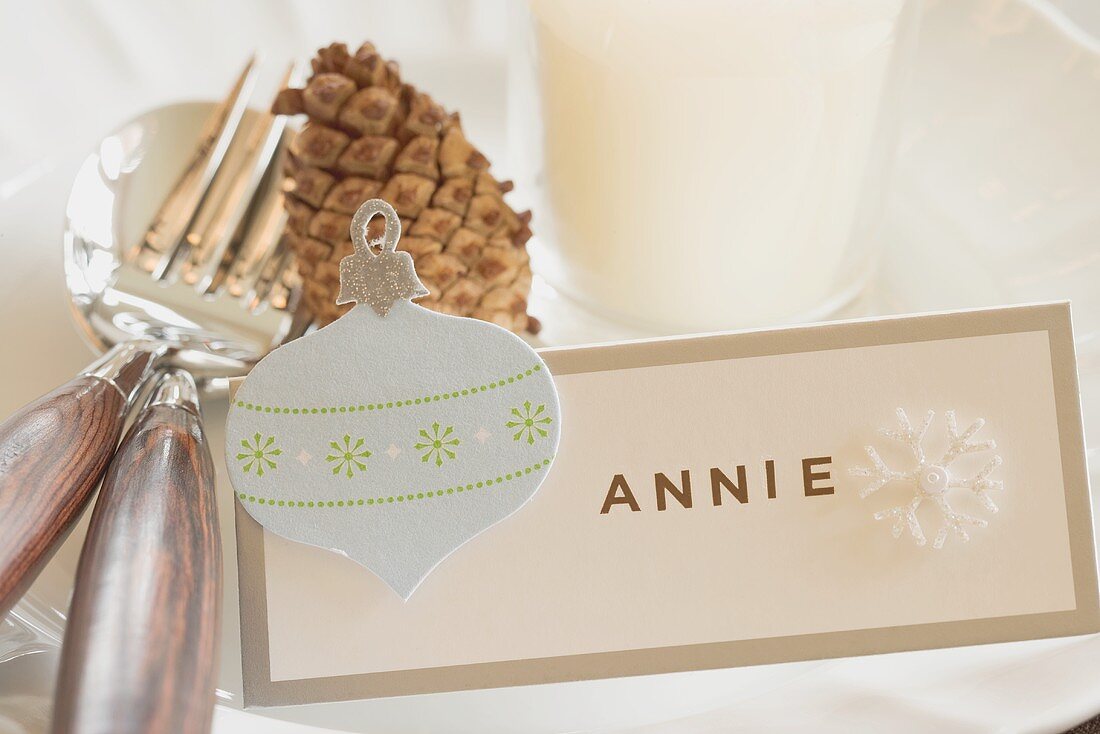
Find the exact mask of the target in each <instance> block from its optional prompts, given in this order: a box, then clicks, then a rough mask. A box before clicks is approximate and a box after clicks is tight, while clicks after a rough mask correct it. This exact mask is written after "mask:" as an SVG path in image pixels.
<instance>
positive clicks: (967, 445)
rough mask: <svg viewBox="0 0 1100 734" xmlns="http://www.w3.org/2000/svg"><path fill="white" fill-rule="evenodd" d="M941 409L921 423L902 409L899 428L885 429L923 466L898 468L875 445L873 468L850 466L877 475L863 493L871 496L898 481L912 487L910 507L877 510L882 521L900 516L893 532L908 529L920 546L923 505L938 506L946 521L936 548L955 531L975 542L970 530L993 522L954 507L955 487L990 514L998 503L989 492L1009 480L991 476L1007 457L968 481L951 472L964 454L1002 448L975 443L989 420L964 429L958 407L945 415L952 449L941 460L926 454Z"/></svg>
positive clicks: (857, 473) (997, 458)
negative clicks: (926, 440)
mask: <svg viewBox="0 0 1100 734" xmlns="http://www.w3.org/2000/svg"><path fill="white" fill-rule="evenodd" d="M935 415H936V414H935V411H931V410H930V411H928V413H926V414H925V416H924V420H923V421H921V424H920V425H919V426H917V427H914V426H913V425H912V423H910V422H909V416H907V415H906V414H905V411H904V410H902V409H901V408H898V409H897V416H898V424H899V427H898V428H897V429H886V428H884V429H881V430H880V433H882V435H884V436H886V437H888V438H892V439H894V440H895V441H900V442H902V443H904V444H905V445H907V446H908V447H909V449H910V450H911V451H912V452H913V458H914V459H915V460H916V462H917V465H916V467H914V468H913V469H911V470H909V471H904V472H903V471H894V470H893V469H890V468H889V467H888V466H887V464H886V462H885V461H883V460H882V457H880V456H879V454H878V452H877V451H876V450H875V447H874V446H866V447H865V450H866V451H867V455H868V456H869V457H870V458H871V463H872V464H874V466H873V467H870V468H867V467H855V468H853V469H849V473H850V474H851V475H852V476H857V477H872V478H873V479H874V481H873V482H871V483H870V484H868V485H867V486H866V487H864V488H863V489H862V490H860V493H859V496H860V497H863V498H866V497H868V496H870V495H871V494H873V493H874V492H877V491H878V490H880V489H882V488H883V487H885V486H886V485H887V484H890V483H891V482H897V483H899V484H903V485H905V486H907V487H908V488H909V489H910V491H912V493H913V495H912V499H910V500H909V502H908V503H906V504H904V505H898V506H897V507H892V508H890V509H888V510H882V511H880V512H876V513H875V514H874V518H875V519H876V520H885V519H887V518H892V519H893V520H894V526H893V531H892V532H893V535H894V537H895V538H900V537H901V534H902V532H904V530H905V529H906V528H908V530H909V534H910V535H911V536H912V538H913V540H914V541H915V542H916V544H917V545H924V544H925V542H926V540H925V537H924V530H923V529H922V528H921V524H920V520H918V519H917V509H918V508H919V507H920V506H921V505H922V504H924V503H925V502H930V503H931V504H932V505H934V506H935V507H936V508H937V509H938V511H939V514H940V516H941V525H940V528H939V530H938V531H937V533H936V538H935V540H933V541H932V547H933V548H937V549H939V548H942V547H943V544H944V542H945V541H946V540H947V536H948V534H949V533H951V532H952V531H953V532H954V533H955V534H956V535H957V536H958V537H959V539H960V540H962V541H963V542H966V541H968V540H970V534H969V533H967V531H966V528H967V527H968V526H970V527H977V528H984V527H986V526H987V525H988V524H989V523H988V522H987V521H986V520H983V519H981V518H977V517H971V516H970V515H967V514H965V513H962V512H957V511H956V510H954V509H953V508H952V507H951V505H950V503H949V502H948V494H949V492H950V490H952V489H966V490H969V491H970V492H972V493H973V494H974V495H975V496H976V497H977V498H978V501H979V502H981V504H982V506H983V507H984V508H985V509H986V510H988V511H989V512H997V505H996V504H994V502H993V500H992V498H990V496H989V492H990V491H991V490H1001V489H1004V484H1003V482H1001V481H999V480H994V479H990V478H989V475H990V474H992V473H993V470H994V469H996V468H997V467H999V466H1000V465H1001V457H1000V456H994V457H993V458H992V459H990V461H989V462H988V463H987V464H986V465H985V466H984V467H983V468H982V469H980V470H979V471H978V472H977V473H976V474H974V476H972V477H970V478H968V479H959V478H957V477H956V476H955V475H953V474H952V472H951V466H952V464H953V463H954V461H955V460H956V459H958V458H959V457H960V456H962V455H964V454H970V453H974V452H978V451H991V450H993V449H995V448H996V447H997V444H996V442H995V441H994V440H993V439H988V440H986V441H978V442H971V441H970V439H971V437H973V436H974V434H975V433H977V432H978V431H980V430H981V428H982V426H984V425H985V421H984V420H983V419H981V418H979V419H977V420H976V421H974V422H973V423H972V424H971V425H970V427H969V428H967V429H966V430H965V431H963V432H962V433H959V429H958V424H957V422H956V419H955V411H953V410H949V411H947V412H946V413H945V414H944V417H945V418H946V420H947V440H948V444H947V449H946V450H945V451H944V453H943V454H942V456H940V457H939V458H938V459H934V460H933V459H929V458H928V456H927V455H926V454H925V449H924V436H925V434H926V433H927V432H928V427H929V426H931V425H932V419H933V418H934V417H935Z"/></svg>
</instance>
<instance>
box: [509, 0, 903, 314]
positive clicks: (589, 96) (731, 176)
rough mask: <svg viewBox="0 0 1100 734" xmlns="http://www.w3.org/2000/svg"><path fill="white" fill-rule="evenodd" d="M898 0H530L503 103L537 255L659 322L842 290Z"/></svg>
mask: <svg viewBox="0 0 1100 734" xmlns="http://www.w3.org/2000/svg"><path fill="white" fill-rule="evenodd" d="M909 8H910V9H911V5H910V6H909ZM906 9H907V4H906V2H905V0H821V1H817V2H808V1H805V2H803V1H801V0H786V1H779V0H776V1H774V2H757V1H750V0H743V1H736V0H734V1H729V0H727V1H726V2H717V1H714V2H704V1H701V0H656V1H654V2H646V3H641V2H632V3H622V2H617V1H616V0H531V2H530V4H529V18H528V23H529V24H530V25H529V31H530V32H529V33H528V34H526V37H527V42H528V45H527V47H526V52H527V53H528V56H527V57H526V59H521V62H520V63H519V64H518V65H513V67H514V68H513V72H514V73H513V80H512V84H511V108H510V118H511V121H512V125H511V133H512V134H511V138H512V141H513V145H514V149H513V156H514V165H515V167H516V168H517V170H518V171H519V172H520V173H521V177H524V176H525V177H526V178H527V180H526V181H521V182H520V183H521V185H520V186H519V188H518V191H524V190H531V191H534V192H535V195H536V197H537V198H536V200H535V201H533V202H532V204H533V206H534V208H535V216H536V227H535V229H536V232H537V233H538V234H539V237H540V240H539V242H538V243H537V244H536V246H535V247H534V256H533V257H534V264H535V266H536V269H537V271H538V272H539V273H541V274H543V275H544V276H545V277H546V278H547V280H548V281H549V283H550V284H551V285H552V286H554V287H555V288H556V289H558V290H559V291H561V292H563V293H565V294H566V295H569V296H572V297H574V298H576V299H577V300H579V301H581V302H582V303H583V304H585V305H587V306H588V307H590V308H592V309H593V310H595V311H597V312H600V313H602V314H605V315H609V316H613V317H616V318H618V319H620V320H622V321H623V322H624V323H630V324H631V325H634V326H642V327H645V328H649V329H651V330H653V331H660V332H675V331H701V330H718V329H727V328H738V327H745V326H756V325H762V324H774V323H782V322H788V321H796V320H804V319H812V318H817V317H821V316H825V315H828V314H829V313H830V312H833V311H835V310H836V309H837V308H838V307H840V306H842V305H844V303H846V302H847V301H849V300H851V299H852V298H853V297H854V296H855V295H857V294H858V293H859V292H860V290H861V288H862V285H863V283H864V282H865V281H866V278H867V276H868V274H869V272H870V271H871V269H872V267H873V261H874V251H875V247H874V241H873V234H874V232H873V230H874V222H875V218H876V217H875V215H876V213H877V210H878V208H879V206H878V205H879V201H878V197H877V196H876V194H877V193H878V192H879V191H880V190H881V188H882V179H883V174H884V171H885V164H886V163H887V160H888V158H889V156H888V155H887V153H888V152H889V148H890V142H891V140H892V135H891V133H892V130H893V127H894V126H893V117H894V115H893V114H892V113H893V109H892V107H893V106H892V104H889V100H888V98H887V96H886V95H885V91H886V90H887V89H888V88H889V82H890V81H891V79H892V77H893V75H894V74H895V73H896V66H897V64H896V63H895V61H896V53H895V52H896V50H897V48H898V46H899V43H898V39H899V36H900V35H901V34H899V26H900V25H901V20H902V17H903V16H908V15H911V13H908V12H903V11H906Z"/></svg>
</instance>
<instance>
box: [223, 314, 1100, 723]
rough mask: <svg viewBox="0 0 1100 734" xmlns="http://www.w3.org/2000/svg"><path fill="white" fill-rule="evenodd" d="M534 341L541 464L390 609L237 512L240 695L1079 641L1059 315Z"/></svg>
mask: <svg viewBox="0 0 1100 734" xmlns="http://www.w3.org/2000/svg"><path fill="white" fill-rule="evenodd" d="M541 355H542V357H543V358H544V360H545V361H546V363H547V365H548V366H549V367H550V370H551V372H552V373H553V375H554V379H555V382H556V384H557V388H558V391H559V395H560V400H561V416H562V439H561V445H560V447H559V451H558V454H557V456H556V458H555V460H554V463H553V466H552V469H551V471H550V474H549V476H548V478H547V479H546V481H545V483H544V484H543V486H542V488H541V489H540V491H539V492H538V493H537V494H536V495H535V497H534V498H533V499H532V500H531V502H530V503H529V504H527V505H526V506H525V507H523V508H522V509H521V510H520V511H519V512H517V513H516V514H515V515H514V516H512V517H511V518H509V519H508V520H506V521H505V522H502V523H501V524H499V525H498V526H496V527H494V528H492V529H490V530H489V531H488V532H486V533H484V534H483V535H481V536H479V537H477V538H475V539H474V540H472V541H471V542H469V543H468V544H467V545H465V546H463V547H462V548H461V549H460V550H459V551H457V552H456V553H454V554H453V555H452V556H450V557H449V558H447V559H446V560H445V561H443V563H442V564H441V565H440V566H439V567H438V568H437V569H436V571H435V572H434V573H433V574H432V575H431V576H429V577H428V579H427V580H426V581H425V582H424V583H423V585H422V586H421V588H420V589H418V591H417V593H416V594H415V595H413V597H412V598H411V599H410V600H409V601H407V602H406V601H402V599H401V598H400V597H399V596H398V595H396V594H395V593H394V592H393V591H392V590H390V589H389V588H388V587H387V586H386V585H385V584H384V583H383V582H382V581H381V580H379V579H378V578H377V577H375V576H373V575H372V574H371V573H370V572H369V571H366V570H365V569H364V568H362V567H361V566H359V565H357V564H356V563H354V562H352V561H350V560H348V559H347V558H343V557H340V556H338V555H336V554H334V553H331V552H328V551H325V550H321V549H318V548H314V547H309V546H306V545H302V544H299V543H295V542H293V541H289V540H285V539H282V538H279V537H277V536H274V535H272V534H270V533H266V532H264V531H263V530H262V529H261V528H260V526H259V525H257V524H256V523H255V521H254V520H252V519H251V518H250V517H249V516H248V515H247V513H245V512H243V511H241V509H240V508H238V512H237V533H238V564H239V572H240V589H241V617H242V625H241V627H242V634H243V641H242V649H243V655H244V674H245V680H244V683H245V697H246V703H247V704H248V705H281V704H292V703H308V702H319V701H333V700H346V699H353V698H370V697H377V696H393V695H404V694H412V693H424V692H434V691H448V690H458V689H470V688H483V687H492V686H505V685H520V684H531V683H547V682H554V681H566V680H579V679H591V678H606V677H615V676H626V675H639V674H647V673H664V672H671V671H681V670H698V669H704V668H716V667H730V666H739V665H753V664H760V663H773V662H783V661H791V660H804V659H812V658H822V657H834V656H848V655H860V654H871V653H880V652H891V651H900V650H913V649H922V648H932V647H946V646H954V645H969V644H979V643H990V642H1001V641H1007V640H1022V639H1031V638H1039V637H1052V636H1062V635H1076V634H1084V633H1089V632H1096V631H1098V630H1100V604H1098V601H1100V600H1098V594H1097V578H1096V561H1095V555H1094V546H1093V539H1092V520H1091V515H1090V501H1089V488H1088V476H1087V472H1086V466H1085V454H1084V440H1083V436H1082V429H1081V415H1080V404H1079V395H1078V386H1077V374H1076V366H1075V360H1074V351H1073V338H1072V332H1071V327H1070V312H1069V306H1068V304H1050V305H1037V306H1022V307H1013V308H1004V309H994V310H982V311H968V312H956V313H947V314H932V315H920V316H912V317H899V318H887V319H878V320H865V321H856V322H845V323H835V324H823V325H816V326H805V327H795V328H789V329H781V330H772V331H753V332H744V333H734V334H722V335H709V336H699V337H686V338H675V339H662V340H653V341H642V342H633V343H622V344H614V345H605V346H593V347H583V348H575V349H551V350H543V351H542V352H541ZM505 389H506V388H505ZM898 408H901V409H903V410H904V412H905V414H906V417H907V419H908V421H909V426H910V429H909V430H910V431H911V434H910V433H906V432H905V426H904V424H902V425H901V427H900V429H899V423H898V417H897V415H896V410H897V409H898ZM929 411H931V412H932V415H931V418H930V422H928V423H927V426H926V430H925V431H924V432H923V438H922V440H921V441H920V442H919V444H918V442H916V441H907V440H896V439H898V438H901V439H907V438H909V437H912V438H914V439H915V438H916V436H917V434H920V433H921V429H922V427H924V424H925V421H926V416H928V413H929ZM949 411H953V413H952V415H953V416H954V423H952V422H951V421H950V419H949V417H948V414H949ZM979 418H982V419H984V425H981V426H980V428H979V429H977V430H975V431H974V433H973V434H972V435H967V428H968V427H970V426H971V425H972V424H973V423H974V422H975V421H976V420H977V419H979ZM478 428H479V427H477V426H474V427H472V430H478ZM883 428H885V429H893V430H894V431H895V432H896V431H898V430H901V431H902V435H899V434H897V433H895V436H894V438H891V437H889V436H885V435H883V434H882V433H880V432H879V429H883ZM488 431H489V432H492V428H491V427H490V428H489V429H488ZM500 433H501V435H502V436H503V435H504V431H503V429H502V430H500ZM989 439H993V440H995V442H996V447H995V448H992V447H990V446H987V445H985V444H984V443H983V442H984V441H987V440H989ZM867 446H871V447H873V448H874V451H875V455H876V456H877V457H878V458H879V459H880V460H881V462H882V463H883V465H884V466H885V467H886V469H885V470H883V471H885V472H888V473H885V474H882V473H881V472H880V471H879V469H876V465H875V463H874V461H873V459H872V458H871V457H870V456H869V455H868V453H867V452H866V447H867ZM972 449H973V450H972ZM993 456H999V457H1001V461H1000V463H999V464H997V463H996V462H994V461H993V459H992V457H993ZM922 458H923V462H922V461H921V459H922ZM991 463H992V465H991ZM941 465H942V466H941ZM861 467H862V468H865V469H870V470H871V471H870V472H864V473H869V474H871V476H855V475H853V474H852V470H853V469H855V470H856V472H857V473H858V472H859V468H861ZM940 470H942V471H943V476H940V474H938V473H937V472H938V471H940ZM983 472H984V474H983ZM879 478H889V479H890V481H889V482H886V483H884V484H883V486H881V488H879V489H877V491H874V492H872V493H870V494H869V495H867V496H866V497H863V496H861V490H865V489H867V488H868V487H869V486H873V485H876V484H878V483H881V482H878V481H877V480H878V479H879ZM918 498H919V499H920V500H921V502H919V503H917V504H916V505H915V508H916V509H915V510H914V511H913V512H912V515H910V513H909V510H908V508H910V507H913V506H914V505H913V502H914V500H916V499H918ZM453 501H455V502H459V501H461V497H455V498H454V500H453ZM993 506H995V507H996V508H997V511H993V509H992V508H993ZM876 516H877V517H878V518H880V519H876ZM914 523H916V526H917V527H916V529H914V527H913V525H914ZM895 526H896V528H897V530H898V531H899V537H894V530H895ZM941 528H946V533H945V534H943V537H942V539H941V538H940V537H939V536H940V535H941V533H940V530H941ZM363 531H364V532H370V528H369V527H365V528H364V529H363ZM962 533H965V534H966V535H967V536H968V537H969V540H968V541H967V542H964V541H963V538H962ZM921 538H923V539H924V543H923V544H921V543H920V539H921ZM941 540H942V547H939V548H937V547H935V546H937V545H939V544H940V543H938V542H937V541H941Z"/></svg>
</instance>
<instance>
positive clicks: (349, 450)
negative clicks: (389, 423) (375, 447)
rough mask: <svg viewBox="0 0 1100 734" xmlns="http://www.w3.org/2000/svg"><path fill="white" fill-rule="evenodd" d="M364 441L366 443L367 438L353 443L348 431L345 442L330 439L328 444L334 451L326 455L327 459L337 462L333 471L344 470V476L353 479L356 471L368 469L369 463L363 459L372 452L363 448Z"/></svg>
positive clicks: (337, 472) (335, 472)
mask: <svg viewBox="0 0 1100 734" xmlns="http://www.w3.org/2000/svg"><path fill="white" fill-rule="evenodd" d="M364 443H366V439H365V438H360V439H356V441H355V443H354V444H352V442H351V436H349V435H347V434H346V433H345V434H344V440H343V443H341V442H339V441H329V443H328V445H329V446H331V447H332V450H333V453H331V454H329V455H328V456H326V457H325V461H327V462H335V463H334V464H333V467H332V473H333V474H339V473H340V472H344V476H346V477H347V478H348V479H351V477H352V475H354V474H355V472H357V471H366V468H367V465H366V464H365V463H364V462H363V461H362V460H363V459H366V458H369V457H370V455H371V454H370V451H367V450H366V449H365V448H363V444H364Z"/></svg>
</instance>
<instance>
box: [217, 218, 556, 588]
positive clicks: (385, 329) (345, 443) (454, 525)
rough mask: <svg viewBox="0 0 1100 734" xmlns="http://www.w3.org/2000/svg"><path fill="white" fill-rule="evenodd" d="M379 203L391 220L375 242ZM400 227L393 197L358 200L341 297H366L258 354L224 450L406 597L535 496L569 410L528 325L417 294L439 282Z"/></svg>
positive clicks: (260, 496) (232, 465)
mask: <svg viewBox="0 0 1100 734" xmlns="http://www.w3.org/2000/svg"><path fill="white" fill-rule="evenodd" d="M378 214H381V215H382V216H384V217H385V218H386V230H385V234H384V235H383V237H382V238H380V239H379V240H376V241H374V242H370V243H368V242H367V224H368V222H369V220H370V219H371V217H373V216H375V215H378ZM400 231H401V223H400V220H399V219H398V217H397V214H396V212H394V210H393V209H392V208H391V207H390V206H389V205H388V204H386V203H385V202H383V201H381V200H372V201H369V202H367V203H366V204H364V205H363V206H362V207H361V208H360V209H359V211H358V212H357V213H356V215H355V218H354V219H353V221H352V227H351V234H352V240H353V243H354V245H355V253H354V254H353V255H350V256H348V257H346V258H344V260H343V261H342V262H341V263H340V280H341V291H340V301H341V302H352V301H354V302H356V303H357V304H358V305H356V306H355V307H354V308H353V309H352V310H351V311H349V312H348V313H347V314H345V315H344V316H343V317H342V318H340V319H338V320H336V321H335V322H333V323H332V324H329V325H328V326H326V327H325V328H323V329H320V330H318V331H316V332H314V333H312V334H309V335H307V336H305V337H302V338H300V339H297V340H295V341H293V342H290V343H288V344H286V345H284V346H281V347H279V348H278V349H276V350H274V351H273V352H271V353H270V354H269V355H268V356H267V357H265V358H264V359H263V360H261V361H260V362H259V363H258V364H257V365H256V367H255V368H254V369H253V370H252V372H251V374H250V375H249V376H248V378H247V379H246V380H245V381H244V384H243V385H241V387H240V389H239V390H238V391H237V394H236V396H235V399H234V402H233V405H232V406H231V407H230V411H229V419H228V424H227V429H226V459H227V464H228V467H229V476H230V479H231V481H232V483H233V487H234V490H235V491H236V493H237V497H238V499H239V501H240V502H241V503H242V505H243V506H244V508H245V509H246V510H247V511H248V513H249V514H250V515H251V516H252V517H254V518H255V519H256V520H257V521H258V522H259V523H260V524H261V525H263V526H264V527H265V528H267V529H268V530H270V531H272V532H274V533H276V534H278V535H281V536H284V537H286V538H290V539H292V540H296V541H300V542H303V543H308V544H311V545H315V546H319V547H322V548H327V549H331V550H334V551H336V552H339V553H342V554H344V555H347V556H348V557H349V558H351V559H352V560H354V561H356V562H358V563H360V564H362V565H363V566H365V567H367V568H368V569H370V570H371V571H373V572H374V573H375V574H377V575H378V576H379V577H380V578H381V579H382V580H383V581H385V582H386V583H387V584H388V585H389V586H390V587H391V588H393V590H394V591H396V592H397V593H398V594H399V595H400V596H401V597H402V598H404V599H407V598H408V597H409V596H410V595H411V594H412V593H413V591H414V590H415V589H416V588H417V586H418V585H419V584H420V582H421V581H422V580H423V579H424V578H425V577H426V576H427V575H428V573H429V572H431V570H432V569H433V568H435V566H436V565H437V564H439V562H440V561H442V560H443V559H444V558H446V557H447V556H448V555H450V554H451V553H452V552H454V551H455V550H456V549H458V548H459V547H460V546H461V545H462V544H464V543H465V542H467V541H468V540H470V539H471V538H473V537H475V536H476V535H478V534H479V533H481V532H482V531H484V530H486V529H487V528H489V527H490V526H492V525H494V524H495V523H497V522H499V521H500V520H502V519H504V518H506V517H508V516H509V515H511V514H512V513H514V512H516V511H517V510H518V509H519V508H520V507H522V506H523V504H524V503H526V502H527V501H528V500H529V499H531V497H532V496H533V495H534V493H535V491H536V490H537V489H538V487H539V485H540V484H541V483H542V481H543V479H544V478H545V477H546V474H547V472H548V471H549V469H550V465H551V462H552V461H553V459H554V455H555V452H556V451H557V447H558V438H559V432H560V425H561V418H560V410H559V406H558V398H557V392H556V390H555V389H554V383H553V380H552V378H551V376H550V372H549V370H548V369H547V367H546V365H545V364H544V363H543V361H542V360H541V359H540V358H539V356H538V355H537V354H536V353H535V351H534V350H533V349H531V347H529V346H528V345H527V344H526V343H525V342H524V341H523V340H522V339H520V338H519V337H517V336H515V335H514V334H512V333H511V332H509V331H507V330H506V329H502V328H500V327H498V326H495V325H493V324H489V323H486V322H483V321H477V320H474V319H468V318H459V317H455V316H448V315H444V314H440V313H436V312H434V311H430V310H428V309H425V308H422V307H420V306H417V305H416V304H414V303H413V302H412V301H411V300H410V299H411V298H415V297H419V296H422V295H426V294H427V291H426V290H425V289H424V287H423V285H422V284H421V283H420V281H419V279H418V278H417V277H416V273H415V270H414V268H413V262H412V258H411V256H410V255H409V254H408V253H407V252H402V251H398V250H397V249H396V246H397V242H398V239H399V237H400ZM372 248H378V252H375V250H374V249H372Z"/></svg>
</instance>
